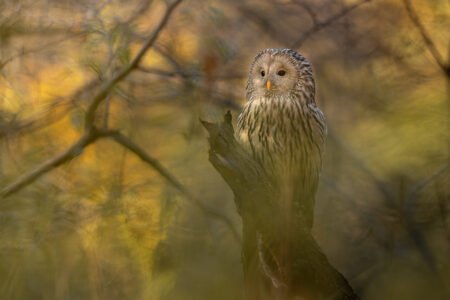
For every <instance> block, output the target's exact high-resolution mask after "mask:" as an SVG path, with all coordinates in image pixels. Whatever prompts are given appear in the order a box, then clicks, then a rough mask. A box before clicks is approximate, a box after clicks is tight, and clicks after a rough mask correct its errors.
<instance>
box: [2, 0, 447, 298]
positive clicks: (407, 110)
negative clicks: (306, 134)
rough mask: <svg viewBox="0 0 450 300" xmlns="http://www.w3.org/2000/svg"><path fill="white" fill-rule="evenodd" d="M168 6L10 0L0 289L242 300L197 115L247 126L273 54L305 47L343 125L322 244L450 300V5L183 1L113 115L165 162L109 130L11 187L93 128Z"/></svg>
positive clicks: (381, 274)
mask: <svg viewBox="0 0 450 300" xmlns="http://www.w3.org/2000/svg"><path fill="white" fill-rule="evenodd" d="M168 3H169V5H170V4H171V2H170V1H169V2H168ZM166 7H167V3H166V2H164V1H159V0H127V1H124V0H122V1H119V0H77V1H75V0H73V1H71V0H62V1H61V0H24V1H13V0H0V195H2V196H1V197H0V298H1V299H168V300H172V299H175V300H177V299H185V300H190V299H192V300H194V299H195V300H197V299H240V298H241V297H242V271H241V264H240V239H239V232H240V219H239V216H238V215H237V213H236V211H235V208H234V204H233V201H232V194H231V192H230V190H229V189H228V187H227V186H226V184H225V183H224V182H223V181H222V179H221V177H220V176H219V175H218V174H217V172H216V171H215V170H214V169H213V167H212V166H211V165H210V164H209V162H208V152H207V151H208V147H207V141H206V132H205V130H204V129H203V128H202V127H201V124H200V123H199V118H202V119H206V120H209V121H218V120H220V119H221V118H222V116H223V114H224V113H225V112H226V111H227V110H231V111H232V113H233V115H234V117H236V115H237V114H238V113H239V110H240V107H241V106H242V104H243V102H244V101H245V84H246V74H247V70H248V68H249V64H250V62H251V61H252V60H253V57H254V56H255V54H256V53H257V52H258V51H260V50H261V49H264V48H268V47H271V48H273V47H292V48H294V49H296V50H298V51H300V52H301V53H302V54H303V55H304V56H306V57H307V58H308V59H309V60H310V61H311V62H312V64H313V68H314V72H315V76H316V82H317V90H318V95H317V101H318V103H319V106H320V107H321V108H322V110H323V111H324V113H325V115H326V118H327V122H328V126H329V136H328V140H327V150H326V156H325V162H324V167H323V172H322V178H321V183H320V188H319V192H318V195H317V200H316V217H315V225H314V235H315V236H316V238H317V240H318V242H319V244H320V245H321V247H322V249H323V251H324V252H325V253H326V254H327V255H328V257H329V259H330V261H331V262H332V263H333V265H335V266H336V267H337V268H338V269H339V270H340V271H341V272H343V274H345V275H346V277H347V278H348V279H349V281H350V282H351V284H352V285H353V286H354V288H355V289H356V290H357V291H358V292H359V293H360V294H361V295H362V297H363V299H446V297H448V295H449V294H448V291H449V288H450V259H449V257H450V220H449V210H450V203H449V194H450V193H449V179H450V178H449V132H450V130H449V129H450V126H449V120H450V118H449V107H450V98H449V95H450V87H449V78H450V77H449V76H450V75H449V74H450V72H449V53H450V46H449V41H450V31H449V28H450V13H449V11H450V4H449V2H448V1H445V0H433V1H409V0H372V1H368V0H363V1H361V0H359V1H356V0H353V1H351V0H271V1H270V0H258V1H257V0H228V1H219V0H203V1H196V0H184V1H181V3H180V4H179V5H178V6H177V7H176V8H175V9H174V11H173V13H172V14H170V16H169V19H168V21H167V23H166V24H164V26H163V27H162V28H161V30H160V31H159V35H158V37H157V39H156V40H155V41H154V42H153V43H152V44H151V47H149V49H148V50H147V51H146V52H145V55H144V56H143V59H142V60H141V61H140V63H139V66H137V67H136V68H133V69H132V70H131V72H129V74H127V75H126V76H124V78H123V79H121V80H120V81H119V82H117V84H115V85H113V86H111V88H109V89H108V94H107V96H106V98H105V99H104V100H103V101H102V102H101V104H100V106H99V107H98V110H97V113H96V119H95V124H96V126H97V127H98V128H103V129H114V130H119V131H120V132H121V133H122V134H123V135H124V136H126V137H127V138H128V139H129V140H130V141H132V142H133V143H134V145H135V146H137V147H138V148H139V149H138V150H139V151H141V152H144V153H145V154H146V155H147V157H148V158H151V160H150V161H149V160H147V161H143V160H141V159H139V158H138V157H137V156H136V155H135V153H134V152H133V151H130V149H127V148H126V147H123V145H119V144H118V143H117V142H116V141H114V140H113V139H111V138H108V137H107V138H102V139H98V140H96V141H95V142H94V143H92V144H91V145H89V146H86V147H84V146H83V147H79V149H77V153H76V154H77V156H76V157H74V158H70V159H66V160H64V161H63V162H62V163H61V165H60V166H52V165H51V166H50V167H49V168H48V172H46V173H42V174H39V176H37V178H36V180H35V181H33V182H29V184H27V185H26V186H23V187H21V188H20V189H18V190H17V191H15V192H14V193H12V194H6V192H5V191H6V190H8V188H9V187H10V185H11V184H13V183H14V182H15V181H16V180H21V179H20V178H21V177H20V176H24V175H25V176H26V175H27V174H30V172H33V170H36V168H39V166H41V165H42V164H43V163H45V162H48V160H52V159H55V157H56V158H57V156H58V155H59V154H60V153H63V152H64V151H66V149H68V148H69V147H70V146H71V145H73V144H75V143H76V142H77V141H78V140H79V139H80V137H82V136H83V134H84V132H85V124H84V123H85V114H86V112H87V111H88V110H89V107H90V105H91V103H92V101H93V98H94V97H95V95H97V94H98V92H99V91H100V90H101V89H102V87H104V86H105V84H106V83H108V82H109V81H110V80H111V78H113V77H114V76H115V74H117V73H118V72H120V71H121V70H123V69H124V68H126V67H127V66H128V65H129V64H130V62H131V61H132V60H133V58H134V57H135V56H136V55H137V53H138V52H139V50H140V49H141V48H142V45H143V44H144V43H145V41H147V40H148V38H149V36H150V35H151V34H152V32H154V31H155V28H157V26H158V24H160V22H161V19H162V17H163V16H164V13H165V9H166ZM18 178H19V179H18ZM268 222H270V220H268ZM236 232H237V233H238V236H236ZM446 293H447V294H446ZM447 299H449V298H447Z"/></svg>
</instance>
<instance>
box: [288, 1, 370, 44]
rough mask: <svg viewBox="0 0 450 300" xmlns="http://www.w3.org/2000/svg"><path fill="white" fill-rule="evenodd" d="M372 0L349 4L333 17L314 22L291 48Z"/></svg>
mask: <svg viewBox="0 0 450 300" xmlns="http://www.w3.org/2000/svg"><path fill="white" fill-rule="evenodd" d="M370 1H372V0H361V1H358V2H356V3H355V4H352V5H349V6H347V7H346V8H344V9H342V10H341V11H340V12H338V13H336V14H334V15H332V16H331V17H329V18H328V19H326V20H325V21H322V22H316V23H314V26H313V27H311V28H310V29H309V30H307V31H306V32H304V33H303V34H302V35H301V36H300V37H299V38H298V39H297V40H296V41H295V42H294V43H292V45H291V46H290V48H292V49H297V48H299V47H300V46H301V45H303V43H304V42H305V41H306V40H307V39H308V38H309V37H311V36H312V35H313V34H314V33H316V32H318V31H320V30H322V29H324V28H326V27H328V26H330V25H331V24H333V23H334V22H335V21H337V20H339V19H341V18H342V17H344V16H346V15H347V14H348V13H350V12H351V11H353V10H355V9H356V8H358V7H359V6H361V5H362V4H365V3H368V2H370Z"/></svg>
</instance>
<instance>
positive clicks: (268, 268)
mask: <svg viewBox="0 0 450 300" xmlns="http://www.w3.org/2000/svg"><path fill="white" fill-rule="evenodd" d="M202 124H203V126H204V127H205V128H206V129H207V131H208V133H209V144H210V150H209V160H210V162H211V163H212V165H213V166H214V167H215V168H216V170H217V171H218V172H219V173H220V174H221V175H222V177H223V179H224V180H225V181H226V182H227V184H228V185H229V186H230V188H231V189H232V191H233V193H234V197H235V204H236V208H237V210H238V213H239V215H240V216H241V218H242V224H243V243H242V262H243V268H244V278H245V299H246V300H265V299H277V300H288V299H289V300H291V299H292V300H297V299H298V300H300V299H302V300H303V299H304V300H316V299H359V298H358V296H357V295H356V294H355V292H354V291H353V289H352V288H351V286H350V285H349V283H348V281H347V280H346V279H345V277H344V276H343V275H342V274H341V273H339V272H338V271H337V270H336V269H335V268H333V266H332V265H331V264H330V263H329V262H328V260H327V258H326V256H325V255H324V254H323V253H322V251H321V249H320V247H319V245H318V244H317V243H316V241H315V239H314V237H313V236H312V235H311V232H310V231H309V229H308V226H307V224H305V221H304V220H303V219H308V218H309V217H312V216H304V217H303V218H301V217H299V218H295V219H292V218H291V219H290V218H289V217H287V215H286V214H285V213H283V211H282V207H281V206H280V205H279V203H281V202H282V201H281V200H282V199H281V197H282V195H280V193H279V192H278V191H277V189H276V188H275V187H274V183H273V182H271V181H270V179H269V178H270V176H268V174H266V173H265V171H264V169H263V168H262V167H261V166H260V165H259V164H258V163H257V162H256V161H255V160H253V158H252V157H251V155H250V154H249V153H247V152H246V150H245V149H243V148H242V147H241V145H240V144H239V143H238V142H237V141H236V139H235V137H234V130H233V125H232V123H231V113H230V112H227V114H226V115H225V117H224V121H223V122H222V123H220V124H213V123H208V122H204V121H202Z"/></svg>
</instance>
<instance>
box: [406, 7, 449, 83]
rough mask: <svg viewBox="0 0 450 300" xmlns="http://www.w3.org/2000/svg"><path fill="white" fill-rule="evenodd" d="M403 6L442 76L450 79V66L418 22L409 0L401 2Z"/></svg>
mask: <svg viewBox="0 0 450 300" xmlns="http://www.w3.org/2000/svg"><path fill="white" fill-rule="evenodd" d="M403 4H404V5H405V8H406V11H407V12H408V16H409V18H410V19H411V21H412V22H413V23H414V25H415V26H416V27H417V29H418V30H419V32H420V36H421V37H422V39H423V41H424V42H425V45H426V47H427V49H428V51H430V53H431V55H432V56H433V58H434V60H435V61H436V63H437V64H438V65H439V67H440V68H441V69H442V71H443V72H444V74H445V75H446V76H447V77H450V64H449V63H447V64H446V63H445V61H444V58H443V57H442V55H441V54H440V53H439V51H438V50H437V48H436V45H435V44H434V42H433V40H432V39H431V37H430V35H429V33H428V32H427V30H426V28H425V26H423V24H422V22H421V21H420V18H419V16H418V15H417V13H416V11H415V10H414V8H413V7H412V5H411V1H410V0H403Z"/></svg>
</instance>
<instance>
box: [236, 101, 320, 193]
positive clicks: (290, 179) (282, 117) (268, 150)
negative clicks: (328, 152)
mask: <svg viewBox="0 0 450 300" xmlns="http://www.w3.org/2000/svg"><path fill="white" fill-rule="evenodd" d="M310 105H311V104H306V102H304V103H303V101H300V99H298V97H296V96H295V95H293V96H286V97H281V96H278V97H270V98H268V97H260V98H256V99H255V98H254V99H250V100H249V101H248V102H247V103H246V105H245V107H244V109H243V111H242V112H241V114H240V115H239V117H238V131H237V139H238V140H239V141H240V142H241V144H242V145H243V146H244V147H245V148H246V149H247V150H248V151H249V152H250V153H251V154H252V155H253V157H254V158H255V160H257V161H258V162H260V163H261V164H262V166H263V167H264V168H265V170H266V171H267V173H268V174H269V175H270V176H272V177H273V178H274V179H275V181H276V182H277V183H278V184H279V185H280V186H291V187H292V189H295V192H294V193H295V194H297V195H299V194H301V195H303V196H305V197H309V195H312V194H314V193H315V190H316V187H317V181H318V176H319V172H320V167H321V157H322V149H323V142H324V135H325V131H326V129H325V123H324V120H323V115H322V113H321V112H320V110H318V108H316V107H312V106H310Z"/></svg>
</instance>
